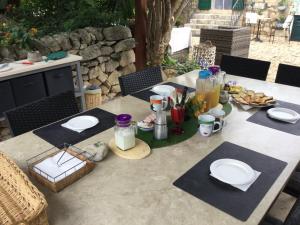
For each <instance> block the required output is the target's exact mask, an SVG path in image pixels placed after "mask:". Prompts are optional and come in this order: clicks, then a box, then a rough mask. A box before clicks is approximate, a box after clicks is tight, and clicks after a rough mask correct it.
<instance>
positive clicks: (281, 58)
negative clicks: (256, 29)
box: [192, 31, 300, 82]
mask: <svg viewBox="0 0 300 225" xmlns="http://www.w3.org/2000/svg"><path fill="white" fill-rule="evenodd" d="M261 39H262V41H263V42H256V41H251V43H250V50H249V58H252V59H260V60H265V61H270V62H271V66H270V69H269V73H268V77H267V80H268V81H271V82H274V81H275V78H276V73H277V68H278V65H279V63H284V64H289V65H295V66H300V42H295V41H291V42H289V41H288V40H286V39H285V37H284V33H283V31H277V33H276V35H275V40H274V43H272V42H269V37H267V36H265V35H262V36H261ZM198 43H199V37H198V38H197V37H193V38H192V45H197V44H198Z"/></svg>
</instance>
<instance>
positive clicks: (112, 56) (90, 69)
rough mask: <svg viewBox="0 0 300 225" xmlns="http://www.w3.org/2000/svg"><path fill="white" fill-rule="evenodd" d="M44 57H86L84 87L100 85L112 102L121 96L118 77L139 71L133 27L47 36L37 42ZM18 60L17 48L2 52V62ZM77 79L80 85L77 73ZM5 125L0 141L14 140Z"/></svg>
mask: <svg viewBox="0 0 300 225" xmlns="http://www.w3.org/2000/svg"><path fill="white" fill-rule="evenodd" d="M35 45H36V47H37V48H38V49H39V51H40V52H41V53H42V54H43V55H47V54H48V53H50V52H55V51H60V50H64V51H68V52H69V53H70V54H75V55H80V56H82V57H83V60H82V62H81V73H82V77H83V81H84V85H85V86H88V85H91V84H95V85H99V86H100V87H101V90H102V97H103V100H104V101H105V100H110V99H112V98H114V97H115V96H116V95H118V94H119V93H120V91H121V90H120V85H119V81H118V78H119V76H123V75H126V74H129V73H132V72H135V71H136V68H135V64H134V62H135V54H134V51H133V48H134V47H135V40H134V38H132V34H131V31H130V29H129V28H127V27H124V26H114V27H108V28H94V27H86V28H84V29H78V30H75V31H73V32H70V33H60V34H55V35H52V36H45V37H43V38H41V39H40V40H36V41H35ZM1 58H2V60H4V61H13V60H17V54H15V53H14V50H13V49H3V48H2V49H1V51H0V62H1V61H2V60H1ZM73 69H74V70H73V80H74V85H75V87H76V86H77V80H76V70H75V68H73ZM10 137H11V136H10V131H9V129H8V128H7V125H6V124H5V122H1V121H0V141H3V140H6V139H8V138H10Z"/></svg>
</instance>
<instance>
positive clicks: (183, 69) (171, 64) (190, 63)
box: [162, 55, 200, 75]
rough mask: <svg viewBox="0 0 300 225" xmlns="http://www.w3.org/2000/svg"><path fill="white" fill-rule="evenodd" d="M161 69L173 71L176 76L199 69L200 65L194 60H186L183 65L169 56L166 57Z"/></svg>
mask: <svg viewBox="0 0 300 225" xmlns="http://www.w3.org/2000/svg"><path fill="white" fill-rule="evenodd" d="M162 67H163V68H164V69H174V70H176V71H177V75H181V74H185V73H188V72H190V71H193V70H197V69H200V65H199V64H198V63H197V62H195V61H194V60H188V59H187V60H186V61H185V62H184V63H180V62H178V61H177V60H175V59H173V58H172V57H171V56H169V55H166V56H165V58H164V60H163V62H162Z"/></svg>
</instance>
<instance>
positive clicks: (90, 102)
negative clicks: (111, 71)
mask: <svg viewBox="0 0 300 225" xmlns="http://www.w3.org/2000/svg"><path fill="white" fill-rule="evenodd" d="M84 95H85V104H86V109H87V110H89V109H93V108H97V107H99V106H100V105H101V104H102V96H101V89H100V88H99V89H96V90H86V91H85V93H84Z"/></svg>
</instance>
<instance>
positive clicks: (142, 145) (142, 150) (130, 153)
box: [108, 138, 151, 159]
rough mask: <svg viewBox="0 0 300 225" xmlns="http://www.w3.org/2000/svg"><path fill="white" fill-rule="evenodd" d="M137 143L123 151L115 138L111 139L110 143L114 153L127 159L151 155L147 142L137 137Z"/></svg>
mask: <svg viewBox="0 0 300 225" xmlns="http://www.w3.org/2000/svg"><path fill="white" fill-rule="evenodd" d="M135 143H136V146H135V147H134V148H132V149H129V150H126V151H122V150H120V149H119V148H118V147H117V146H116V144H115V139H114V138H113V139H111V140H110V141H109V144H108V145H109V148H110V149H111V150H112V151H113V153H115V154H116V155H117V156H119V157H121V158H125V159H143V158H146V157H147V156H148V155H150V153H151V149H150V147H149V145H148V144H147V143H146V142H144V141H142V140H140V139H138V138H136V139H135Z"/></svg>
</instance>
